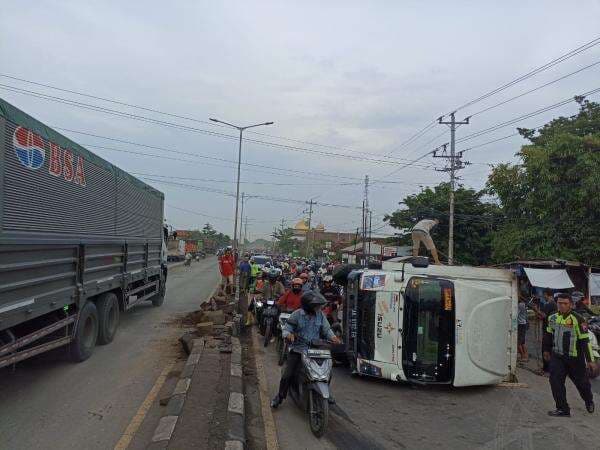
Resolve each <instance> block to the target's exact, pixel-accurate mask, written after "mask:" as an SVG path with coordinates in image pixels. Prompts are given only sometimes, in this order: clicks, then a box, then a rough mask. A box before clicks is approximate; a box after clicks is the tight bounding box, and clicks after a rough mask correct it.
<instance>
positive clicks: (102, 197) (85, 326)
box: [0, 99, 167, 367]
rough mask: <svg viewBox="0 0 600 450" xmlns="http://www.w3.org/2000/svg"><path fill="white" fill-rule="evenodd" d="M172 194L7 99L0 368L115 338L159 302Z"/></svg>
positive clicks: (0, 223)
mask: <svg viewBox="0 0 600 450" xmlns="http://www.w3.org/2000/svg"><path fill="white" fill-rule="evenodd" d="M163 200H164V197H163V194H162V193H161V192H159V191H157V190H155V189H153V188H152V187H150V186H148V185H147V184H145V183H143V182H141V181H140V180H138V179H136V178H134V177H133V176H131V175H129V174H128V173H126V172H124V171H123V170H121V169H119V168H117V167H115V166H113V165H112V164H110V163H108V162H107V161H105V160H103V159H102V158H100V157H98V156H96V155H94V154H93V153H91V152H90V151H88V150H86V149H85V148H83V147H81V146H80V145H78V144H76V143H75V142H73V141H71V140H69V139H67V138H66V137H64V136H63V135H61V134H59V133H57V132H56V131H54V130H52V129H51V128H49V127H47V126H45V125H44V124H43V123H41V122H39V121H37V120H36V119H34V118H32V117H31V116H29V115H27V114H25V113H24V112H23V111H21V110H19V109H17V108H15V107H14V106H12V105H11V104H9V103H7V102H5V101H4V100H2V99H0V367H4V366H7V365H11V364H14V363H17V362H19V361H22V360H24V359H26V358H29V357H31V356H34V355H37V354H39V353H43V352H46V351H48V350H51V349H54V348H57V347H61V346H68V347H67V349H68V351H69V352H70V354H71V356H72V358H73V359H74V360H76V361H83V360H85V359H87V358H88V357H89V356H90V355H91V353H92V351H93V349H94V346H95V345H96V343H98V344H107V343H109V342H111V341H112V339H113V338H114V336H115V333H116V331H117V327H118V324H119V313H120V311H125V310H127V309H129V308H131V307H132V306H133V305H135V304H136V303H139V302H141V301H144V300H149V301H152V303H153V304H154V305H155V306H160V305H161V304H162V302H163V300H164V296H165V283H166V280H167V267H166V255H165V253H164V252H165V247H164V237H165V233H164V230H163Z"/></svg>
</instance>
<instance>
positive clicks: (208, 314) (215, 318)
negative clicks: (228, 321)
mask: <svg viewBox="0 0 600 450" xmlns="http://www.w3.org/2000/svg"><path fill="white" fill-rule="evenodd" d="M204 317H205V318H206V319H205V320H206V321H207V322H212V323H213V324H214V325H225V314H223V311H205V312H204Z"/></svg>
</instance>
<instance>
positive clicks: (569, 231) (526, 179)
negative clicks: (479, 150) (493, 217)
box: [487, 97, 600, 265]
mask: <svg viewBox="0 0 600 450" xmlns="http://www.w3.org/2000/svg"><path fill="white" fill-rule="evenodd" d="M575 100H576V101H577V102H578V103H579V105H580V109H579V112H578V113H577V114H575V115H573V116H571V117H559V118H557V119H554V120H552V121H551V122H549V123H547V124H546V125H545V126H544V127H542V128H541V129H540V130H539V132H537V133H536V132H535V131H534V130H528V129H519V132H520V133H521V135H522V136H523V137H524V138H526V139H528V140H529V141H530V144H528V145H524V146H523V147H522V148H521V151H520V152H519V153H517V156H518V157H519V158H520V160H521V161H520V163H518V164H500V165H498V166H496V167H495V168H494V169H493V171H492V173H491V174H490V177H489V179H488V183H487V188H488V192H489V193H490V194H492V195H495V196H496V197H497V198H498V200H499V203H500V205H501V207H502V212H503V220H502V222H501V224H500V225H499V227H498V229H497V231H496V233H495V236H494V238H493V243H492V247H493V256H494V259H495V260H497V261H508V260H512V259H521V258H563V259H574V260H578V261H581V262H583V263H586V264H590V265H599V264H600V227H599V226H598V225H599V224H600V195H598V186H599V185H600V105H599V104H598V103H593V102H589V101H587V100H585V99H584V98H581V97H577V98H576V99H575Z"/></svg>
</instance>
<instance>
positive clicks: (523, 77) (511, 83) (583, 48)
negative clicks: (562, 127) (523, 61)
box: [446, 37, 600, 115]
mask: <svg viewBox="0 0 600 450" xmlns="http://www.w3.org/2000/svg"><path fill="white" fill-rule="evenodd" d="M598 44H600V37H597V38H595V39H592V40H591V41H589V42H587V43H585V44H583V45H581V46H579V47H577V48H575V49H573V50H570V51H568V52H567V53H565V54H563V55H561V56H559V57H558V58H555V59H553V60H552V61H549V62H547V63H546V64H544V65H542V66H539V67H537V68H535V69H533V70H531V71H529V72H527V73H525V74H523V75H521V76H519V77H517V78H515V79H514V80H511V81H509V82H508V83H505V84H503V85H502V86H500V87H497V88H496V89H492V90H491V91H489V92H486V93H485V94H483V95H480V96H479V97H477V98H475V99H473V100H470V101H468V102H467V103H465V104H463V105H461V106H459V107H457V108H455V109H454V110H453V111H450V112H457V111H459V110H461V109H464V108H467V107H468V106H471V105H474V104H475V103H478V102H480V101H482V100H485V99H486V98H488V97H491V96H492V95H494V94H497V93H498V92H501V91H504V90H506V89H508V88H509V87H511V86H514V85H515V84H517V83H520V82H521V81H524V80H526V79H528V78H531V77H533V76H534V75H537V74H538V73H540V72H543V71H545V70H547V69H549V68H551V67H554V66H555V65H557V64H560V63H562V62H564V61H566V60H568V59H570V58H572V57H574V56H576V55H578V54H580V53H582V52H584V51H586V50H588V49H590V48H592V47H594V46H596V45H598ZM450 112H448V113H446V115H447V114H450Z"/></svg>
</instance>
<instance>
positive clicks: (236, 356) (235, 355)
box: [231, 349, 242, 364]
mask: <svg viewBox="0 0 600 450" xmlns="http://www.w3.org/2000/svg"><path fill="white" fill-rule="evenodd" d="M231 362H232V363H233V364H242V354H241V353H240V352H236V351H235V349H232V353H231Z"/></svg>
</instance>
